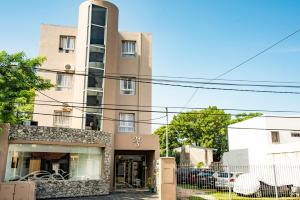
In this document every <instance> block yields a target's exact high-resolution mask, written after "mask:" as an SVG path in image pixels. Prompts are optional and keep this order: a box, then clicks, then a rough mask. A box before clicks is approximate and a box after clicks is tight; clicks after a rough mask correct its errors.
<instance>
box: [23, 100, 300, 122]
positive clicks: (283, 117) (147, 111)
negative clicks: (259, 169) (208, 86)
mask: <svg viewBox="0 0 300 200" xmlns="http://www.w3.org/2000/svg"><path fill="white" fill-rule="evenodd" d="M26 104H34V103H26ZM35 105H40V106H52V107H61V106H62V105H58V104H39V103H35ZM66 107H68V108H91V109H100V110H113V111H126V112H142V113H159V114H165V112H164V111H157V110H155V111H151V110H140V109H124V108H123V109H122V108H108V107H101V106H87V107H83V106H70V105H69V106H66ZM219 110H221V109H219ZM168 113H171V114H183V115H189V116H191V115H208V116H234V117H238V116H240V115H239V114H233V113H224V114H223V113H205V114H203V113H185V112H175V111H168ZM165 117H166V115H163V116H161V117H158V118H152V119H143V120H139V121H153V120H158V119H163V118H165ZM256 117H262V118H282V119H300V116H278V115H260V116H256Z"/></svg>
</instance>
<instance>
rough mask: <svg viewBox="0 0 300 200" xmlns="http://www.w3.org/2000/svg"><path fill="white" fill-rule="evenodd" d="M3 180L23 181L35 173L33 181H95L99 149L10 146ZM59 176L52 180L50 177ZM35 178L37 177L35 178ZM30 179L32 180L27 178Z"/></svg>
mask: <svg viewBox="0 0 300 200" xmlns="http://www.w3.org/2000/svg"><path fill="white" fill-rule="evenodd" d="M7 158H8V159H7V164H6V169H7V170H6V174H5V180H7V181H9V180H13V179H16V178H17V177H24V178H25V179H26V180H27V179H30V177H27V178H26V175H28V174H29V173H32V172H36V171H42V173H40V174H39V172H36V173H35V174H36V175H37V178H38V177H39V176H41V175H43V177H44V179H47V178H49V179H51V178H58V179H59V180H61V179H62V177H63V179H65V180H68V179H69V180H91V179H92V180H97V179H100V178H101V176H102V174H103V171H102V169H103V148H98V147H77V146H76V147H75V146H61V145H55V146H53V145H41V144H10V145H9V149H8V155H7ZM54 173H56V174H60V175H61V176H53V177H51V176H50V175H51V174H54ZM38 174H39V175H38ZM31 177H32V176H31Z"/></svg>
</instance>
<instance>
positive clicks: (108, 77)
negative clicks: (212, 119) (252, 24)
mask: <svg viewBox="0 0 300 200" xmlns="http://www.w3.org/2000/svg"><path fill="white" fill-rule="evenodd" d="M37 70H39V71H46V72H50V73H66V71H63V70H49V69H44V68H37ZM66 74H68V73H66ZM70 74H72V75H78V76H87V77H94V75H98V76H97V77H99V78H106V79H116V80H123V79H124V78H123V77H122V76H124V75H122V74H119V75H118V76H107V75H103V74H102V73H94V75H88V74H81V73H70ZM134 79H136V80H141V81H148V82H149V83H150V81H155V82H167V83H186V84H209V85H222V86H237V87H241V86H242V87H244V86H247V87H271V88H297V89H299V88H300V85H278V84H277V85H270V84H245V83H240V84H238V83H224V82H213V83H207V82H203V81H184V80H174V79H154V78H139V77H134ZM299 84H300V83H299Z"/></svg>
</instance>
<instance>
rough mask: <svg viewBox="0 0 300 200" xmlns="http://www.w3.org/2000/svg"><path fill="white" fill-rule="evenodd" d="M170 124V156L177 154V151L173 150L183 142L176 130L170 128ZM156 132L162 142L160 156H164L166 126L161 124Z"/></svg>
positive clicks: (160, 142)
mask: <svg viewBox="0 0 300 200" xmlns="http://www.w3.org/2000/svg"><path fill="white" fill-rule="evenodd" d="M170 128H172V127H170V126H169V133H168V136H169V140H168V141H169V149H170V153H169V156H174V155H176V152H174V151H173V150H174V149H175V148H177V147H180V146H181V145H182V143H181V142H180V139H179V138H178V136H177V134H176V132H175V131H174V130H173V129H171V130H170ZM154 134H156V135H158V136H159V144H160V156H162V157H164V156H165V155H166V126H161V127H159V128H158V129H156V130H155V132H154Z"/></svg>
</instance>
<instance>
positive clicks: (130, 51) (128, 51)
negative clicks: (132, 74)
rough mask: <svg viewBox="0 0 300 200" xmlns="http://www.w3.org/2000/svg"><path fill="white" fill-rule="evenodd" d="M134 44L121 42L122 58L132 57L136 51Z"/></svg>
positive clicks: (133, 42)
mask: <svg viewBox="0 0 300 200" xmlns="http://www.w3.org/2000/svg"><path fill="white" fill-rule="evenodd" d="M135 46H136V42H135V41H127V40H124V41H122V56H123V57H134V56H135V51H136V49H135V48H136V47H135Z"/></svg>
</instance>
